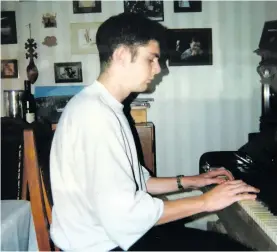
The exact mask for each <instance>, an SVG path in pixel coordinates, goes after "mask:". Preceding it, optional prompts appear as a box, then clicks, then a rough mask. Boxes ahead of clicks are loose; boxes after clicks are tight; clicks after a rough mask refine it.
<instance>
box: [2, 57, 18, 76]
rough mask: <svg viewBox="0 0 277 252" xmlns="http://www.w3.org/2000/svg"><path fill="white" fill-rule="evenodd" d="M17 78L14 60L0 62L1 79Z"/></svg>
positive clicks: (16, 67)
mask: <svg viewBox="0 0 277 252" xmlns="http://www.w3.org/2000/svg"><path fill="white" fill-rule="evenodd" d="M12 78H18V64H17V60H16V59H8V60H1V79H12Z"/></svg>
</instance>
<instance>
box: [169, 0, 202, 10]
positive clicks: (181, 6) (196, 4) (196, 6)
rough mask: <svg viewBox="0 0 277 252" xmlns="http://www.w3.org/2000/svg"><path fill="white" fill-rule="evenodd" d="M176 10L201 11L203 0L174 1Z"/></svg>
mask: <svg viewBox="0 0 277 252" xmlns="http://www.w3.org/2000/svg"><path fill="white" fill-rule="evenodd" d="M173 4H174V12H201V11H202V1H173Z"/></svg>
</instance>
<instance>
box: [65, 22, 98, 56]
mask: <svg viewBox="0 0 277 252" xmlns="http://www.w3.org/2000/svg"><path fill="white" fill-rule="evenodd" d="M100 25H101V23H96V22H88V23H72V24H70V30H71V53H72V54H89V53H92V54H98V49H97V46H96V32H97V29H98V27H99V26H100Z"/></svg>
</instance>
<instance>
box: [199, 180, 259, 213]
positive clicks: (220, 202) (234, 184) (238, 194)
mask: <svg viewBox="0 0 277 252" xmlns="http://www.w3.org/2000/svg"><path fill="white" fill-rule="evenodd" d="M259 191H260V190H259V189H257V188H255V187H253V186H250V185H248V184H246V183H245V182H243V181H241V180H232V181H227V182H225V183H222V184H221V185H218V186H216V187H215V188H213V189H212V190H210V191H209V192H207V193H204V194H203V195H201V196H200V197H202V198H203V201H204V209H205V211H207V212H212V211H217V210H221V209H223V208H225V207H228V206H230V205H231V204H233V203H234V202H237V201H240V200H254V199H256V193H258V192H259Z"/></svg>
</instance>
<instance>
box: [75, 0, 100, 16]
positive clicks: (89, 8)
mask: <svg viewBox="0 0 277 252" xmlns="http://www.w3.org/2000/svg"><path fill="white" fill-rule="evenodd" d="M96 12H101V1H99V0H98V1H88V0H85V1H73V13H75V14H82V13H96Z"/></svg>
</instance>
